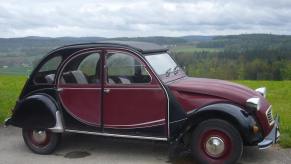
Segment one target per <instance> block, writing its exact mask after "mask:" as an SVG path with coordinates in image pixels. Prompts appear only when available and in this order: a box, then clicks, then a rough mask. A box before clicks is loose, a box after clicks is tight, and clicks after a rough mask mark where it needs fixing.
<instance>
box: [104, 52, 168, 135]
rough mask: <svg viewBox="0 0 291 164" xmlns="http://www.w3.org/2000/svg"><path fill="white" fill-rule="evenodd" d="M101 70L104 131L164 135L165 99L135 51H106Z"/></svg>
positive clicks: (160, 88) (153, 77)
mask: <svg viewBox="0 0 291 164" xmlns="http://www.w3.org/2000/svg"><path fill="white" fill-rule="evenodd" d="M105 63H106V65H105V73H104V76H105V77H104V79H105V82H104V98H103V99H104V106H103V108H104V109H103V112H104V114H103V116H104V118H103V120H104V130H105V132H109V133H123V134H127V135H138V136H154V137H166V136H167V123H166V122H167V121H166V120H167V98H166V95H165V93H164V90H163V88H162V87H161V86H160V84H159V83H158V81H157V79H156V78H155V76H154V75H153V74H152V72H151V71H150V70H149V69H148V67H147V66H146V64H145V63H144V62H143V61H142V60H141V59H140V58H139V57H137V56H136V55H135V54H131V53H128V52H123V51H107V53H106V56H105Z"/></svg>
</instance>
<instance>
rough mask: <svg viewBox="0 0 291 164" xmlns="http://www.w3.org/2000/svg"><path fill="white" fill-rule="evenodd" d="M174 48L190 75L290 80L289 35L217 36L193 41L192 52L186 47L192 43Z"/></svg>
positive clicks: (290, 52)
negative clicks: (202, 40)
mask: <svg viewBox="0 0 291 164" xmlns="http://www.w3.org/2000/svg"><path fill="white" fill-rule="evenodd" d="M177 47H179V46H177ZM177 47H172V55H173V57H174V58H175V59H176V60H177V62H178V63H179V64H180V65H181V66H184V67H185V70H186V72H187V73H188V75H190V76H194V77H209V78H218V79H228V80H290V79H291V37H290V36H280V35H268V34H253V35H236V36H218V37H214V38H213V39H212V40H210V41H206V42H199V43H197V44H195V48H193V50H192V51H190V50H187V48H190V49H191V47H192V46H191V45H188V46H184V47H183V48H177ZM195 49H196V51H195ZM199 49H200V50H199Z"/></svg>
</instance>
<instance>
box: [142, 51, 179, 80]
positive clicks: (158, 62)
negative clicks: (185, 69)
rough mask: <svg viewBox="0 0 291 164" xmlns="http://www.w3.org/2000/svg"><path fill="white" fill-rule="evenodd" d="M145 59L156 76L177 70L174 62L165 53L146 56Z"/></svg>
mask: <svg viewBox="0 0 291 164" xmlns="http://www.w3.org/2000/svg"><path fill="white" fill-rule="evenodd" d="M145 58H146V60H147V61H148V62H149V63H150V65H151V66H152V67H153V69H154V70H155V72H156V73H157V74H158V75H163V74H169V73H170V72H173V71H176V69H177V68H178V67H177V64H176V63H175V61H174V60H173V59H172V58H171V57H170V55H169V54H167V53H162V54H153V55H147V56H145Z"/></svg>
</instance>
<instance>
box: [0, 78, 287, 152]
mask: <svg viewBox="0 0 291 164" xmlns="http://www.w3.org/2000/svg"><path fill="white" fill-rule="evenodd" d="M25 80H26V77H24V76H16V75H0V122H3V121H4V119H5V118H6V117H7V116H9V115H10V111H11V110H10V109H11V108H13V107H14V104H15V101H16V99H17V97H18V96H19V93H20V91H21V89H22V87H23V85H24V83H25ZM235 82H237V83H240V84H243V85H246V86H249V87H251V88H258V87H261V86H265V87H267V99H268V100H269V101H270V102H271V103H272V105H273V112H274V113H278V114H279V115H280V118H281V141H280V145H281V146H282V147H291V129H290V125H291V81H235Z"/></svg>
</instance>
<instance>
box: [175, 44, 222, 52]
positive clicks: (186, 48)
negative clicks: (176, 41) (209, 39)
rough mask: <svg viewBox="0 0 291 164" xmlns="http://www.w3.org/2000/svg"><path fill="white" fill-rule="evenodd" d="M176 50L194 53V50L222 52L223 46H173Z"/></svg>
mask: <svg viewBox="0 0 291 164" xmlns="http://www.w3.org/2000/svg"><path fill="white" fill-rule="evenodd" d="M172 50H173V51H174V52H183V53H193V52H220V51H223V49H221V48H197V47H195V46H193V45H181V46H177V47H174V48H172Z"/></svg>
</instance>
